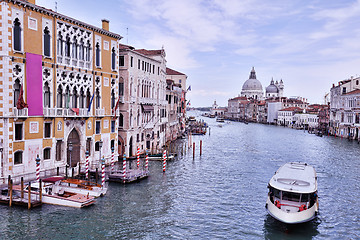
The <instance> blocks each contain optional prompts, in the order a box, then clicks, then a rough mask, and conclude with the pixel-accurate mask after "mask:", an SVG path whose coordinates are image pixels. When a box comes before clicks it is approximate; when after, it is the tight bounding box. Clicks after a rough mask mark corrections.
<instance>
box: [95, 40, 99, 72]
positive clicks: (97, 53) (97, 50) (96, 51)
mask: <svg viewBox="0 0 360 240" xmlns="http://www.w3.org/2000/svg"><path fill="white" fill-rule="evenodd" d="M95 54H96V56H95V65H96V66H97V67H100V46H99V43H96V47H95Z"/></svg>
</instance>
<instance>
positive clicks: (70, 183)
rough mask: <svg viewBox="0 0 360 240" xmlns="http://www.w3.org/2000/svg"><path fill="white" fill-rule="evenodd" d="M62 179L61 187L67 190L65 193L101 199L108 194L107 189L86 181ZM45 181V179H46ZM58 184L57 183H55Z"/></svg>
mask: <svg viewBox="0 0 360 240" xmlns="http://www.w3.org/2000/svg"><path fill="white" fill-rule="evenodd" d="M60 178H62V179H60V180H59V186H61V187H62V188H64V189H65V191H68V192H72V193H80V194H83V195H88V194H89V195H90V196H93V197H101V196H104V195H105V194H106V191H107V188H105V187H104V188H103V187H102V186H101V185H100V184H98V183H94V182H90V181H86V180H80V179H75V178H68V179H65V178H63V177H60ZM44 181H45V179H44ZM55 184H57V183H55Z"/></svg>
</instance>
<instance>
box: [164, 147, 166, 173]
mask: <svg viewBox="0 0 360 240" xmlns="http://www.w3.org/2000/svg"><path fill="white" fill-rule="evenodd" d="M163 157H164V162H163V172H165V170H166V150H164V156H163Z"/></svg>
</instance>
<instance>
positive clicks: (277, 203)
mask: <svg viewBox="0 0 360 240" xmlns="http://www.w3.org/2000/svg"><path fill="white" fill-rule="evenodd" d="M275 206H276V207H277V208H279V209H280V207H281V204H280V202H279V201H278V200H276V201H275Z"/></svg>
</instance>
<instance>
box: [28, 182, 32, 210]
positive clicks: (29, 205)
mask: <svg viewBox="0 0 360 240" xmlns="http://www.w3.org/2000/svg"><path fill="white" fill-rule="evenodd" d="M30 208H31V182H29V185H28V209H30Z"/></svg>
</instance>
